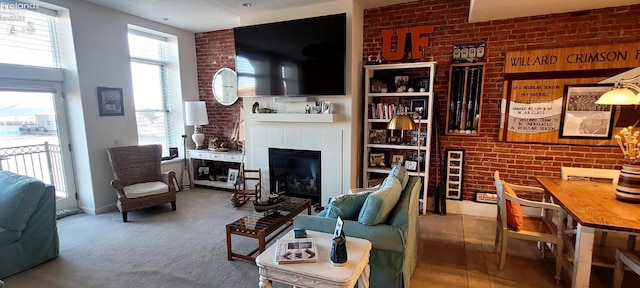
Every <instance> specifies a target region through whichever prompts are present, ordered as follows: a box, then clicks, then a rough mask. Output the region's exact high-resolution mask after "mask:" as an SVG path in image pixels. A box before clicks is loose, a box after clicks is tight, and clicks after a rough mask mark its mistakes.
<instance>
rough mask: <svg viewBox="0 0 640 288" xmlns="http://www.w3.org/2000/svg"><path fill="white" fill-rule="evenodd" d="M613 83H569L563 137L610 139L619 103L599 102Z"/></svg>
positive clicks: (563, 112)
mask: <svg viewBox="0 0 640 288" xmlns="http://www.w3.org/2000/svg"><path fill="white" fill-rule="evenodd" d="M611 87H612V85H611V84H589V85H565V90H564V98H563V102H562V118H561V120H560V136H559V137H560V138H574V139H610V138H611V134H612V132H613V124H614V123H613V122H614V117H615V114H616V113H615V106H614V105H600V104H595V102H596V101H597V100H598V98H600V96H601V95H602V94H604V93H605V92H607V91H610V90H611Z"/></svg>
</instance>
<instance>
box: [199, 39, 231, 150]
mask: <svg viewBox="0 0 640 288" xmlns="http://www.w3.org/2000/svg"><path fill="white" fill-rule="evenodd" d="M234 57H235V48H234V44H233V29H227V30H219V31H212V32H206V33H197V34H196V59H197V61H198V90H199V91H200V95H199V96H200V100H202V101H205V102H206V103H207V112H208V114H209V125H205V126H204V134H205V137H206V138H205V139H206V140H205V142H206V143H205V145H206V144H207V143H208V141H209V139H211V137H218V139H219V140H220V141H222V142H225V143H227V144H229V137H230V136H231V132H232V131H233V126H234V125H235V123H236V120H237V118H238V115H239V113H240V107H242V98H240V99H238V102H236V103H235V104H233V105H231V106H224V105H222V104H220V103H218V101H216V100H215V99H214V98H213V92H212V91H211V80H212V77H213V75H214V74H215V73H216V71H218V69H220V68H223V67H228V68H231V69H233V70H235V59H234Z"/></svg>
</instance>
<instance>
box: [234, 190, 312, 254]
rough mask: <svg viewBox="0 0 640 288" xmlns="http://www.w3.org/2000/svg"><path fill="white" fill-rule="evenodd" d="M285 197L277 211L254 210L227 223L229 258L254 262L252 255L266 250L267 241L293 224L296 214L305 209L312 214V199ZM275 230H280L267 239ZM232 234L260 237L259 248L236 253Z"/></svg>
mask: <svg viewBox="0 0 640 288" xmlns="http://www.w3.org/2000/svg"><path fill="white" fill-rule="evenodd" d="M283 197H285V198H286V200H285V201H284V202H282V206H280V208H278V209H277V212H275V213H274V211H267V212H253V213H250V214H249V215H246V216H244V217H242V218H240V219H238V220H236V221H234V222H233V223H231V224H227V260H229V261H231V260H233V258H234V257H235V258H240V259H244V260H249V261H252V262H253V261H255V258H254V257H252V256H251V255H253V254H256V252H258V253H262V252H263V251H264V250H265V244H266V243H267V242H269V241H271V239H273V237H276V236H278V235H279V234H280V233H282V232H283V231H284V230H285V228H287V227H289V226H291V221H292V220H293V217H296V215H298V214H300V213H302V212H303V211H304V210H305V209H306V210H307V213H308V214H309V215H311V200H309V199H302V198H295V197H288V196H283ZM275 231H278V233H276V234H274V235H273V236H271V237H269V239H267V237H268V236H269V235H271V234H272V233H273V232H275ZM232 234H235V235H240V236H244V237H249V238H254V239H258V248H256V249H255V250H253V251H251V252H249V253H248V254H246V255H245V254H239V253H234V252H233V249H231V235H232Z"/></svg>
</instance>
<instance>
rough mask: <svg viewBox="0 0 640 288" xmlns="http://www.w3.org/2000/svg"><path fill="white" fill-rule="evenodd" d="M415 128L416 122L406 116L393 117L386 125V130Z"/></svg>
mask: <svg viewBox="0 0 640 288" xmlns="http://www.w3.org/2000/svg"><path fill="white" fill-rule="evenodd" d="M416 127H417V125H416V122H414V121H413V119H411V117H409V115H406V114H401V115H396V116H393V118H391V121H389V124H387V129H389V130H415V129H416Z"/></svg>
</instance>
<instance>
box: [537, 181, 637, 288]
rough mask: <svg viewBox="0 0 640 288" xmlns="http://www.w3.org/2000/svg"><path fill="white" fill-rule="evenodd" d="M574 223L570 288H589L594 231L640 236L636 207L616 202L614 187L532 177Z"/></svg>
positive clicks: (591, 182) (606, 184) (612, 185)
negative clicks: (574, 235) (574, 240)
mask: <svg viewBox="0 0 640 288" xmlns="http://www.w3.org/2000/svg"><path fill="white" fill-rule="evenodd" d="M536 180H537V181H538V182H539V183H540V185H542V187H543V188H544V189H545V190H546V191H547V193H549V195H550V196H551V197H553V200H554V202H555V203H556V204H558V205H560V206H562V207H563V208H564V209H565V210H566V211H567V213H568V214H569V215H571V216H572V217H573V219H575V221H576V222H577V233H576V243H575V254H574V257H573V271H572V285H571V287H574V288H575V287H589V281H590V278H591V262H592V258H593V243H594V234H595V231H596V230H602V231H615V232H622V233H636V234H637V233H640V204H633V203H628V202H623V201H620V200H617V199H616V194H615V191H616V184H613V183H603V182H595V181H576V180H562V179H558V178H547V177H536Z"/></svg>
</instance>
